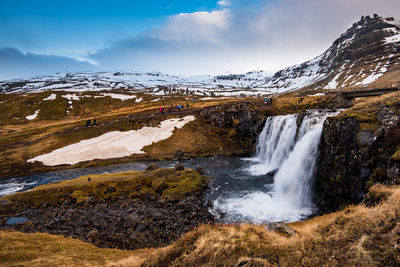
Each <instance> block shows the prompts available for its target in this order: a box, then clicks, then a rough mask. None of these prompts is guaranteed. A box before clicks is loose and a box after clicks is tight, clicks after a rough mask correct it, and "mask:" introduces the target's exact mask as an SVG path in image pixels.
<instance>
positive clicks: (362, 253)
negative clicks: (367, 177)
mask: <svg viewBox="0 0 400 267" xmlns="http://www.w3.org/2000/svg"><path fill="white" fill-rule="evenodd" d="M366 199H367V202H366V204H368V205H369V206H367V205H358V206H351V207H349V208H347V209H345V210H342V211H339V212H335V213H331V214H327V215H323V216H319V217H315V218H312V219H309V220H306V221H303V222H297V223H293V224H290V226H291V227H292V228H294V229H295V230H296V231H297V234H295V235H293V236H291V237H288V236H284V235H280V234H278V233H276V232H271V231H268V230H266V229H265V227H264V226H262V225H261V226H256V225H250V224H245V225H203V226H201V227H199V228H197V229H196V230H194V231H191V232H189V233H187V234H185V235H184V236H183V237H181V238H180V239H179V240H177V241H176V242H175V243H173V244H172V245H170V246H167V247H164V248H159V249H147V250H137V251H130V252H128V251H120V250H110V249H98V248H95V247H93V246H92V245H89V244H85V243H83V242H81V241H78V240H74V239H71V238H62V237H58V236H51V235H47V234H22V233H18V232H9V231H0V263H1V265H2V266H12V265H22V266H24V265H41V266H55V265H57V266H78V265H79V266H139V265H140V264H141V266H235V265H236V264H237V263H241V264H242V265H243V266H398V265H399V264H400V253H399V250H398V248H396V247H395V244H398V245H399V243H400V241H399V236H398V234H397V233H398V232H399V231H400V187H386V186H382V185H375V186H373V187H372V188H371V189H370V192H369V195H368V197H367V198H366ZM242 265H241V266H242Z"/></svg>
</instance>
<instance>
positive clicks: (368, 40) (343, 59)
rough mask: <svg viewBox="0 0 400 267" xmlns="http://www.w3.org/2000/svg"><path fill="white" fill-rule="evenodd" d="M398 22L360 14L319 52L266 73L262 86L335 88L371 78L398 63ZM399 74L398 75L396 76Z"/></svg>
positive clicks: (368, 81) (399, 43)
mask: <svg viewBox="0 0 400 267" xmlns="http://www.w3.org/2000/svg"><path fill="white" fill-rule="evenodd" d="M399 56H400V22H399V21H396V20H395V19H393V18H386V19H383V18H381V17H379V16H378V15H374V17H372V18H371V17H369V16H366V17H362V18H361V20H360V21H358V22H357V23H354V24H353V26H352V27H351V28H350V29H348V30H347V31H346V32H345V33H343V34H342V35H341V36H340V37H339V38H338V39H337V40H336V41H335V42H334V43H333V44H332V46H331V47H330V48H329V49H328V50H327V51H326V52H324V53H323V54H322V55H320V56H318V57H316V58H314V59H312V60H310V61H307V62H304V63H303V64H300V65H296V66H293V67H289V68H286V69H284V70H281V71H279V72H277V73H275V75H273V76H272V77H267V78H266V79H265V81H264V83H261V85H262V86H265V87H267V88H279V89H281V90H284V91H286V90H290V89H301V88H305V87H310V88H315V89H318V88H325V89H336V88H339V87H342V88H344V87H350V86H358V85H365V84H369V83H372V82H375V81H376V80H378V78H380V77H381V76H382V75H383V74H385V73H386V72H387V71H390V70H394V69H397V68H399V67H400V60H399ZM399 78H400V77H399Z"/></svg>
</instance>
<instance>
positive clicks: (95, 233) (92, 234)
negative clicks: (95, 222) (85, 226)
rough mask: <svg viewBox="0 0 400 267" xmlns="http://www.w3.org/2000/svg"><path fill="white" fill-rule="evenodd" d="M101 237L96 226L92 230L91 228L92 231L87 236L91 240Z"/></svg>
mask: <svg viewBox="0 0 400 267" xmlns="http://www.w3.org/2000/svg"><path fill="white" fill-rule="evenodd" d="M99 237H100V233H99V231H97V229H96V228H93V229H92V230H90V232H89V233H88V235H87V236H86V238H87V239H88V240H89V241H91V242H95V241H96V240H98V239H99Z"/></svg>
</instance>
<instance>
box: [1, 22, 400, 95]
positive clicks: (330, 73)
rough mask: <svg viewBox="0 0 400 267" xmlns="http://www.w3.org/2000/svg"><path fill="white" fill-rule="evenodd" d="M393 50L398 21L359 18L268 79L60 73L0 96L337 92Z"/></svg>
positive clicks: (369, 74) (362, 78) (384, 67)
mask: <svg viewBox="0 0 400 267" xmlns="http://www.w3.org/2000/svg"><path fill="white" fill-rule="evenodd" d="M399 51H400V22H399V21H397V20H395V19H394V18H382V17H380V16H378V15H376V14H374V15H373V16H372V17H370V16H365V17H364V16H363V17H361V19H360V20H359V21H358V22H356V23H354V24H353V25H352V27H350V28H349V29H348V30H347V31H346V32H344V33H343V34H342V35H341V36H340V37H339V38H338V39H336V40H335V41H334V42H333V44H332V45H331V46H330V47H329V48H328V49H327V50H326V51H325V52H324V53H322V54H321V55H319V56H317V57H315V58H313V59H311V60H309V61H306V62H303V63H301V64H297V65H294V66H290V67H288V68H285V69H282V70H280V71H278V72H276V73H274V74H273V75H270V74H269V73H268V72H265V71H262V70H261V71H251V72H248V73H245V74H229V75H217V76H214V77H213V76H210V75H204V76H193V77H188V78H185V77H183V76H178V75H168V74H163V73H160V72H104V71H103V72H78V73H68V72H65V73H59V74H56V75H52V76H39V77H34V78H29V79H14V80H9V81H3V82H0V92H3V93H9V92H37V91H43V90H66V91H85V90H111V89H127V90H133V91H136V92H137V91H139V92H146V93H153V94H160V95H162V94H175V93H180V94H182V93H183V94H195V95H196V94H197V95H221V96H242V95H263V94H271V93H282V92H286V91H292V90H301V89H337V88H343V87H349V86H358V85H365V84H369V83H372V82H375V81H377V80H378V79H379V78H380V77H381V76H383V75H384V74H385V73H387V72H388V71H390V70H392V69H397V68H400V60H399V57H400V52H399ZM398 76H399V78H400V72H399V75H398ZM203 78H204V79H203Z"/></svg>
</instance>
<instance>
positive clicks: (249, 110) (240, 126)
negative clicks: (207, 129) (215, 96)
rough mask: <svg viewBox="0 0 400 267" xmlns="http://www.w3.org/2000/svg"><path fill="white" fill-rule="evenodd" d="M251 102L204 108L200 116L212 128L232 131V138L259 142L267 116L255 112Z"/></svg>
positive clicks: (258, 111) (257, 111)
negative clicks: (243, 138)
mask: <svg viewBox="0 0 400 267" xmlns="http://www.w3.org/2000/svg"><path fill="white" fill-rule="evenodd" d="M255 106H256V105H255V104H254V103H251V102H236V103H230V104H225V105H219V106H212V107H207V108H203V109H202V110H201V111H200V116H201V117H202V118H203V119H204V120H205V121H206V122H207V123H209V124H210V125H211V126H216V127H220V128H225V129H231V132H230V133H229V134H230V135H231V136H240V137H245V138H251V139H252V140H253V142H255V141H256V140H257V137H258V134H259V133H260V132H261V130H262V127H263V126H264V123H265V119H266V115H265V114H263V112H260V110H255Z"/></svg>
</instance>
